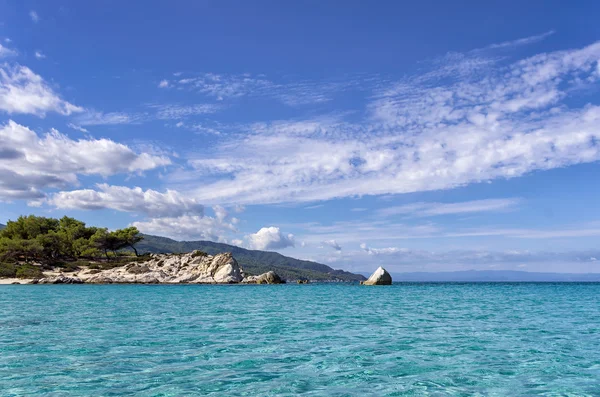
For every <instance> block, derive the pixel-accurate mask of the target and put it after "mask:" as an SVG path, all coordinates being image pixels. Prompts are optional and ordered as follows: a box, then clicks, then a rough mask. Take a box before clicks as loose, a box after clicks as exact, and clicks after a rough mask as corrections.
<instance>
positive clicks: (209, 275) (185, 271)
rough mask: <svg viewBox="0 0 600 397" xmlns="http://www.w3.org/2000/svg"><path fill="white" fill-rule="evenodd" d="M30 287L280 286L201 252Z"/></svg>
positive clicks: (227, 258)
mask: <svg viewBox="0 0 600 397" xmlns="http://www.w3.org/2000/svg"><path fill="white" fill-rule="evenodd" d="M19 281H20V282H21V283H22V284H23V283H30V284H83V283H86V284H282V283H285V280H282V279H281V278H280V277H279V276H278V275H277V274H276V273H274V272H272V271H270V272H267V273H264V274H261V275H258V276H250V275H249V276H246V275H245V274H244V270H243V269H242V268H241V266H240V265H239V264H238V263H237V261H236V260H235V258H234V257H233V256H232V255H231V254H230V253H222V254H218V255H214V256H213V255H207V254H206V253H204V252H201V251H193V252H190V253H187V254H152V255H150V259H149V260H147V261H144V262H139V263H138V262H132V263H129V264H126V265H124V266H120V267H115V268H112V269H105V270H99V269H90V268H87V269H82V270H80V271H77V272H71V273H59V274H49V275H46V277H44V278H41V279H37V280H29V282H28V281H27V280H19Z"/></svg>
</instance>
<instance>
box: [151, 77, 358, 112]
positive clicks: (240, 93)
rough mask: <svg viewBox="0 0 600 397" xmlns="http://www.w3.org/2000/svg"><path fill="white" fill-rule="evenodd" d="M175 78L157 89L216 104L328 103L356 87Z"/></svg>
mask: <svg viewBox="0 0 600 397" xmlns="http://www.w3.org/2000/svg"><path fill="white" fill-rule="evenodd" d="M177 77H178V78H177V79H173V80H166V79H165V80H162V81H161V82H160V83H159V87H160V88H174V89H179V90H191V91H196V92H198V93H200V94H203V95H206V96H208V97H211V98H215V99H216V100H218V101H224V100H227V99H235V98H240V97H246V96H247V97H263V98H272V99H274V100H277V101H279V102H281V103H283V104H285V105H288V106H293V107H296V106H304V105H310V104H318V103H323V102H328V101H330V100H331V99H332V97H333V96H334V95H335V94H336V93H339V92H343V91H345V90H347V89H349V88H357V87H358V85H357V81H356V80H355V79H345V80H340V81H323V82H315V81H281V82H275V81H273V80H271V79H269V78H267V77H266V76H264V75H252V74H231V75H226V74H218V73H204V74H200V75H192V76H189V77H182V76H181V74H179V75H178V76H177ZM363 83H364V82H363Z"/></svg>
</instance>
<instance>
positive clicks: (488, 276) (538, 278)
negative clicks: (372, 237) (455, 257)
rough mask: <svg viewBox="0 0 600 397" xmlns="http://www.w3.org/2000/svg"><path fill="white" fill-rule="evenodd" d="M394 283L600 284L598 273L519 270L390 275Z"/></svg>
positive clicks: (599, 274)
mask: <svg viewBox="0 0 600 397" xmlns="http://www.w3.org/2000/svg"><path fill="white" fill-rule="evenodd" d="M392 277H393V279H394V281H396V282H403V281H404V282H600V273H553V272H527V271H520V270H459V271H454V272H407V273H392Z"/></svg>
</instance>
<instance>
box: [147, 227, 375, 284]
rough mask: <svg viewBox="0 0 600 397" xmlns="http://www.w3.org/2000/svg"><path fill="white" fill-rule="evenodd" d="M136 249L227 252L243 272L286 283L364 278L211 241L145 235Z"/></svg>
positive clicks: (298, 260) (285, 257)
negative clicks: (276, 276)
mask: <svg viewBox="0 0 600 397" xmlns="http://www.w3.org/2000/svg"><path fill="white" fill-rule="evenodd" d="M136 247H137V249H138V251H139V252H140V253H142V252H144V253H145V252H151V253H171V252H172V253H183V252H190V251H193V250H200V251H204V252H206V253H208V254H210V255H214V254H218V253H220V252H231V253H232V254H233V256H234V258H235V259H236V260H237V261H238V263H239V264H240V265H241V266H242V267H243V268H244V270H245V271H246V273H250V274H262V273H265V272H267V271H269V270H273V271H275V272H276V273H277V274H279V275H280V276H281V277H283V278H286V279H288V280H294V279H309V280H344V281H360V280H365V277H364V276H362V275H360V274H354V273H350V272H346V271H344V270H334V269H332V268H331V267H329V266H327V265H323V264H321V263H316V262H311V261H304V260H300V259H294V258H290V257H287V256H283V255H281V254H279V253H277V252H268V251H256V250H247V249H244V248H240V247H236V246H233V245H229V244H222V243H214V242H212V241H175V240H172V239H170V238H166V237H159V236H152V235H147V234H146V235H144V239H143V240H142V241H141V242H139V243H138V244H137V245H136Z"/></svg>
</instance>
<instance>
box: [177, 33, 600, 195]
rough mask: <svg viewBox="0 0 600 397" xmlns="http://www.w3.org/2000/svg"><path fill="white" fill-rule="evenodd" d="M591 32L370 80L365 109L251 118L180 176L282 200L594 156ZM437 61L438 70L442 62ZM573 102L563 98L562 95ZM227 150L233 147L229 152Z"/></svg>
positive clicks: (224, 191) (216, 189) (411, 187)
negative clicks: (514, 57) (481, 60)
mask: <svg viewBox="0 0 600 397" xmlns="http://www.w3.org/2000/svg"><path fill="white" fill-rule="evenodd" d="M599 58H600V42H598V43H594V44H591V45H589V46H587V47H584V48H580V49H573V50H566V51H557V52H550V53H542V54H538V55H535V56H532V57H529V58H525V59H521V60H519V61H517V62H512V63H507V62H508V61H507V60H497V59H494V60H489V62H491V63H493V64H494V67H493V68H489V67H479V66H472V65H470V64H469V62H470V60H469V59H468V57H467V58H464V59H463V60H462V61H461V60H458V61H457V62H459V63H461V62H467V63H468V64H469V65H470V66H468V69H469V68H472V67H475V68H476V70H477V72H476V73H465V74H456V75H454V77H447V78H445V79H439V78H438V77H439V75H438V77H435V78H434V77H432V76H434V75H428V76H425V75H422V76H416V77H414V78H413V77H409V78H406V79H403V80H401V81H398V82H395V83H392V84H389V85H388V86H387V88H385V89H381V90H378V91H377V92H376V93H375V95H374V96H373V97H371V98H370V101H369V103H368V105H367V107H366V114H367V117H366V118H365V119H363V120H362V121H359V122H356V121H353V122H348V121H343V120H341V121H334V122H332V121H331V120H319V119H317V120H315V119H311V120H294V121H291V122H287V123H286V122H281V123H276V122H272V123H263V124H257V125H253V126H252V127H251V129H250V130H249V131H246V132H245V133H244V135H243V136H239V135H235V136H231V138H230V139H223V140H221V141H220V142H219V146H217V147H216V150H214V151H212V152H211V153H205V152H203V153H201V158H196V157H195V156H194V155H193V153H192V154H190V156H189V157H190V163H189V164H190V166H191V169H189V170H188V171H187V172H188V174H189V175H188V179H187V181H191V180H193V177H194V176H195V177H196V178H199V179H202V180H204V178H206V177H207V176H209V175H210V177H211V178H214V180H216V182H213V183H210V184H208V185H206V184H203V186H202V189H198V190H195V191H191V192H190V194H194V195H198V197H200V198H201V199H202V200H203V201H204V202H207V203H214V202H225V203H227V202H232V203H263V204H264V203H280V202H289V201H293V202H302V201H305V202H308V201H316V200H327V199H333V198H337V197H354V196H362V195H384V194H398V193H409V192H422V191H430V190H438V189H450V188H454V187H457V186H463V185H465V184H470V183H476V182H483V181H490V180H493V179H496V178H514V177H518V176H522V175H524V174H527V173H529V172H532V171H536V170H547V169H553V168H558V167H565V166H568V165H572V164H579V163H586V162H592V161H597V160H599V159H600V145H598V144H597V142H598V141H600V128H599V127H598V125H600V124H599V123H598V121H599V120H600V107H599V106H595V105H593V104H588V105H584V106H573V105H572V104H573V102H571V101H568V98H569V97H570V96H572V95H577V92H578V91H577V90H573V89H572V88H573V87H578V88H579V87H581V86H582V85H583V86H588V87H594V86H597V84H598V82H599V81H600V72H599V70H598V68H597V67H596V64H597V60H598V59H599ZM444 73H445V71H444ZM568 104H570V105H571V106H569V105H568ZM227 153H236V156H235V157H231V156H229V155H227Z"/></svg>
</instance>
